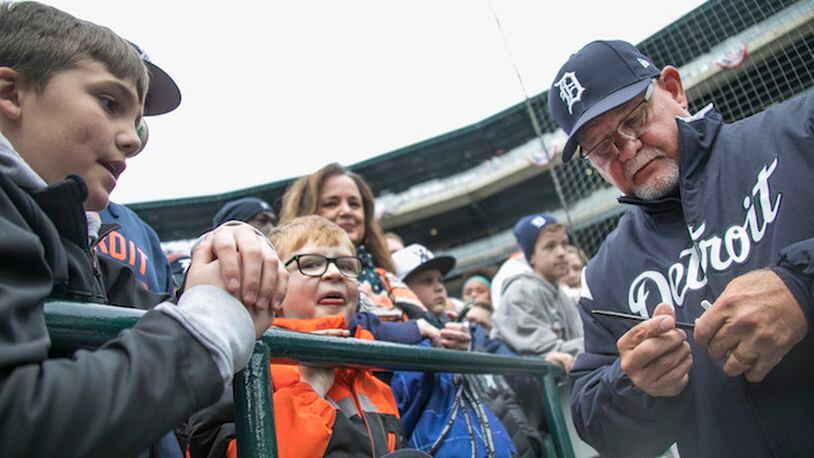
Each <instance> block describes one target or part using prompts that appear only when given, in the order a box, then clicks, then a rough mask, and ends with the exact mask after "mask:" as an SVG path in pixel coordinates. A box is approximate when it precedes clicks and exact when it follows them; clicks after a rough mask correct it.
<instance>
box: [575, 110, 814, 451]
mask: <svg viewBox="0 0 814 458" xmlns="http://www.w3.org/2000/svg"><path fill="white" fill-rule="evenodd" d="M677 122H678V127H679V140H680V164H679V167H680V174H681V181H680V193H679V194H680V195H676V196H674V197H668V198H665V199H662V200H659V201H647V202H645V201H641V200H637V199H632V198H628V197H624V198H621V199H620V201H623V202H625V203H628V204H631V206H632V207H631V208H630V210H629V211H628V212H627V213H626V214H625V215H624V216H623V217H622V219H621V220H620V221H619V226H618V227H617V229H616V230H615V231H614V232H613V233H611V234H610V235H609V236H608V238H607V240H606V241H605V243H604V245H603V246H602V248H601V249H600V250H599V253H598V254H597V255H596V257H595V258H594V259H593V260H592V261H591V262H590V263H589V265H588V267H587V269H586V273H585V275H586V282H587V283H586V286H587V289H586V290H585V291H584V292H583V298H582V299H581V301H580V313H581V316H582V320H583V322H584V327H585V351H586V352H585V353H584V354H582V355H580V357H579V358H578V359H577V361H576V363H575V365H574V368H573V371H572V372H571V377H572V381H573V391H572V401H571V402H572V405H571V407H572V412H573V417H574V422H575V424H576V427H577V430H578V431H579V433H580V436H582V437H583V439H585V440H586V441H587V442H588V443H590V444H591V445H592V446H594V447H595V448H596V449H597V450H598V451H599V452H600V453H601V454H602V455H603V456H605V455H607V456H625V457H631V456H647V455H650V456H653V455H655V454H658V453H660V452H662V451H664V450H665V449H666V448H667V447H669V445H670V444H672V443H674V442H677V443H678V446H679V450H680V452H681V456H683V457H685V456H687V457H695V456H709V457H719V456H750V457H762V456H778V457H780V456H784V457H785V456H808V455H810V454H811V453H812V451H814V434H812V433H813V432H814V388H812V387H814V340H813V339H812V333H811V332H809V334H808V335H807V336H806V337H805V338H804V340H803V341H802V342H800V343H799V344H797V345H796V346H795V347H794V348H793V349H792V350H791V351H790V352H789V353H788V354H787V355H786V357H785V358H784V359H783V361H782V362H781V363H780V364H778V365H777V366H776V367H775V368H774V369H773V370H772V371H771V372H770V373H769V375H768V376H767V377H766V378H765V379H764V380H763V381H762V382H760V383H749V382H747V381H746V379H745V378H743V377H735V378H731V377H728V376H726V375H725V374H724V373H723V370H722V364H721V363H720V362H717V361H715V360H713V359H712V358H711V357H710V356H709V354H708V352H707V351H706V349H702V348H698V347H697V346H696V345H695V342H694V340H693V339H692V336H690V338H689V339H688V340H689V342H690V344H691V346H692V352H693V360H694V363H693V368H692V370H691V372H690V382H689V385H688V387H687V388H686V389H684V391H683V392H682V393H681V394H679V395H678V396H675V397H671V398H653V397H650V396H648V395H646V394H645V393H644V392H642V391H641V390H639V389H638V388H636V387H635V386H634V385H633V383H632V382H631V381H630V379H629V378H628V377H627V376H626V375H624V373H623V372H622V370H621V369H620V366H619V358H618V356H619V355H618V352H617V349H616V340H617V339H618V338H619V337H620V336H621V335H622V334H623V333H624V332H625V331H626V330H627V329H628V328H629V324H627V323H624V322H619V321H614V320H609V319H607V318H601V317H600V318H594V317H593V316H591V315H590V314H589V312H590V310H592V309H598V308H601V309H611V310H616V311H619V312H626V313H637V314H640V315H642V316H650V315H651V314H652V312H653V309H654V308H655V306H656V305H657V304H658V303H660V302H667V303H670V304H672V305H673V306H674V307H675V311H676V318H677V319H678V320H680V321H688V322H693V321H694V320H695V319H696V318H698V317H699V316H700V315H701V314H702V313H703V312H704V310H703V308H702V307H701V306H700V305H699V304H700V302H701V301H702V300H703V299H707V300H709V301H710V302H714V301H715V299H716V298H717V297H718V296H719V295H720V294H721V293H722V292H723V290H724V287H725V286H726V285H727V284H728V283H729V282H730V281H731V280H732V279H733V278H735V277H737V276H740V275H743V274H745V273H747V272H750V271H753V270H756V269H761V268H766V267H769V268H771V269H772V270H774V271H775V272H776V273H777V274H778V275H779V276H780V277H781V278H782V279H783V281H784V282H785V283H786V285H787V286H788V287H789V289H790V291H791V292H792V294H793V295H794V297H795V298H796V299H797V301H798V303H799V304H800V307H801V308H802V309H803V312H804V314H805V315H806V317H807V319H808V321H809V326H810V325H811V321H812V320H811V318H812V302H813V301H812V296H811V292H812V291H811V282H812V278H814V262H812V257H814V240H813V239H812V238H811V237H812V236H814V212H812V209H814V186H812V183H814V97H812V96H807V97H804V98H798V99H795V100H791V101H788V102H786V103H783V104H781V105H779V106H776V107H774V108H773V109H770V110H767V111H765V112H763V113H760V114H757V115H754V116H752V117H750V118H747V119H744V120H741V121H739V122H736V123H733V124H724V123H723V122H722V120H721V117H720V115H719V114H718V113H715V112H714V111H711V110H710V111H709V112H707V113H706V114H705V115H701V116H696V117H695V118H693V119H692V120H690V121H689V122H685V121H683V120H678V121H677Z"/></svg>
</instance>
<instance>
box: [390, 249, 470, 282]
mask: <svg viewBox="0 0 814 458" xmlns="http://www.w3.org/2000/svg"><path fill="white" fill-rule="evenodd" d="M392 257H393V264H395V266H396V277H398V278H399V280H402V281H405V280H407V279H408V278H409V277H410V276H412V275H414V274H417V273H419V272H423V271H425V270H429V269H438V270H439V271H441V275H446V274H448V273H449V271H450V270H452V268H453V267H455V258H453V257H452V256H435V255H434V254H433V252H432V251H430V250H429V249H428V248H427V247H425V246H424V245H419V244H417V243H414V244H412V245H410V246H408V247H405V248H402V249H400V250H398V251H396V252H395V253H393V255H392Z"/></svg>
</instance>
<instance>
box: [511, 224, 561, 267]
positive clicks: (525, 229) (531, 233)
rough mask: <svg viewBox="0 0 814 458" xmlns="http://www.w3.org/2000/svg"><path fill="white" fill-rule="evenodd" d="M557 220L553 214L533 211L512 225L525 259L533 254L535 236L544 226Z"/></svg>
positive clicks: (528, 258)
mask: <svg viewBox="0 0 814 458" xmlns="http://www.w3.org/2000/svg"><path fill="white" fill-rule="evenodd" d="M556 222H557V220H556V219H554V217H553V216H551V215H549V214H547V213H535V214H533V215H528V216H524V217H522V218H520V220H519V221H518V222H517V224H515V225H514V238H515V239H517V244H518V245H520V248H521V249H522V250H523V254H524V255H525V256H526V260H527V261H528V260H530V259H531V255H532V254H534V244H535V243H537V237H538V236H539V235H540V232H542V231H543V229H545V227H546V226H548V225H551V224H555V223H556Z"/></svg>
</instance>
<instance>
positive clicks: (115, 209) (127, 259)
mask: <svg viewBox="0 0 814 458" xmlns="http://www.w3.org/2000/svg"><path fill="white" fill-rule="evenodd" d="M99 217H101V219H102V222H103V223H104V224H116V225H118V226H119V228H118V229H114V230H113V231H110V232H109V233H108V234H107V235H106V236H105V237H104V238H102V239H101V240H100V241H99V243H98V244H97V245H96V253H97V254H98V255H99V256H105V257H108V258H110V259H113V260H115V261H118V262H120V263H122V264H125V265H127V266H129V267H130V269H131V270H133V272H135V274H136V278H137V279H138V280H139V281H140V282H141V283H142V284H143V285H144V286H145V287H146V288H147V289H149V290H150V291H154V292H165V293H172V290H173V285H172V271H171V269H170V265H169V262H167V257H166V256H165V255H164V252H163V251H162V250H161V244H160V242H159V239H158V235H157V234H156V233H155V231H154V230H153V229H152V228H151V227H150V226H148V225H147V223H145V222H144V221H143V220H142V219H141V218H139V217H138V216H137V215H136V214H135V213H133V211H132V210H130V209H128V208H127V207H125V206H123V205H119V204H116V203H114V202H111V203H110V204H109V205H108V207H107V208H106V209H104V210H103V211H101V212H99Z"/></svg>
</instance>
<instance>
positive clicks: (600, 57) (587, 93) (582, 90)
mask: <svg viewBox="0 0 814 458" xmlns="http://www.w3.org/2000/svg"><path fill="white" fill-rule="evenodd" d="M659 73H660V72H659V69H658V67H656V65H655V64H654V63H653V61H652V60H651V59H650V58H649V57H647V56H645V55H644V54H642V53H641V52H639V50H638V49H636V47H635V46H633V45H632V44H630V43H628V42H625V41H618V40H616V41H594V42H591V43H588V44H587V45H585V47H583V48H582V49H580V50H579V51H577V53H576V54H572V55H571V57H570V58H569V59H568V62H566V63H565V65H563V66H562V68H560V71H559V72H558V73H557V76H556V77H555V78H554V81H553V82H552V83H551V89H550V90H549V91H548V111H549V112H550V113H551V116H552V117H553V118H554V121H555V122H556V123H557V124H558V125H559V126H560V127H561V128H562V130H564V131H565V133H566V134H568V141H567V142H566V143H565V148H563V152H562V159H563V161H568V160H569V159H571V157H572V156H573V155H574V151H575V150H576V147H577V133H578V132H579V129H580V128H582V127H583V126H584V125H585V124H587V123H588V122H589V121H591V120H592V119H594V118H596V117H598V116H600V115H602V114H604V113H607V112H608V111H610V110H612V109H614V108H616V107H618V106H620V105H622V104H624V103H625V102H627V101H629V100H631V99H633V98H634V97H636V96H637V95H639V94H641V93H642V92H644V90H645V89H647V85H648V84H649V83H650V80H652V79H653V78H657V77H658V76H659Z"/></svg>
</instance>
